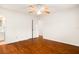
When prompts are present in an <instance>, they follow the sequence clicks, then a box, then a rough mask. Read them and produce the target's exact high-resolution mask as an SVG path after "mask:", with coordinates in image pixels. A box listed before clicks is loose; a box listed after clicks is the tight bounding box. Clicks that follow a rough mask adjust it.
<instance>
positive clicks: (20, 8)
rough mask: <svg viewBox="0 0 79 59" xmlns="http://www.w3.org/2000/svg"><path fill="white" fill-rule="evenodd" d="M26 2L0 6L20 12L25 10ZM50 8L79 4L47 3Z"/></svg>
mask: <svg viewBox="0 0 79 59" xmlns="http://www.w3.org/2000/svg"><path fill="white" fill-rule="evenodd" d="M28 6H29V5H28V4H0V8H4V9H8V10H13V11H20V12H24V13H25V12H27V8H28ZM48 6H49V7H50V9H51V10H52V9H55V10H63V9H69V8H78V7H79V5H77V4H49V5H48Z"/></svg>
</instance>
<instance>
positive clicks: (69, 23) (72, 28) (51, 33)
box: [42, 7, 79, 46]
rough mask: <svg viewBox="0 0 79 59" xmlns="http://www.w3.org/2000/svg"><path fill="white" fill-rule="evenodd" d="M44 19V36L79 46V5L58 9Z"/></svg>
mask: <svg viewBox="0 0 79 59" xmlns="http://www.w3.org/2000/svg"><path fill="white" fill-rule="evenodd" d="M44 20H45V21H44ZM42 21H43V26H44V27H43V29H42V31H43V35H44V38H47V39H50V40H55V41H59V42H64V43H68V44H72V45H77V46H79V7H75V8H72V9H64V10H62V9H61V10H60V11H59V10H56V12H55V13H54V14H52V15H50V16H47V17H45V18H43V20H42Z"/></svg>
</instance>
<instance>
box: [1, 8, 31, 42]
mask: <svg viewBox="0 0 79 59" xmlns="http://www.w3.org/2000/svg"><path fill="white" fill-rule="evenodd" d="M0 16H4V17H5V18H6V21H5V25H6V26H5V34H6V36H5V42H6V43H11V42H16V41H20V40H24V39H28V38H31V18H30V17H29V16H28V15H27V14H24V13H20V12H16V11H10V10H8V9H2V8H0Z"/></svg>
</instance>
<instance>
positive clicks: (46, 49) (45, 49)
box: [0, 38, 79, 54]
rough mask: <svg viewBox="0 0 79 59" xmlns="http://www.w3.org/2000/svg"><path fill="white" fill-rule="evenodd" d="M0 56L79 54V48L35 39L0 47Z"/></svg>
mask: <svg viewBox="0 0 79 59" xmlns="http://www.w3.org/2000/svg"><path fill="white" fill-rule="evenodd" d="M0 54H79V47H77V46H72V45H69V44H64V43H60V42H56V41H50V40H46V39H43V40H42V39H41V38H36V39H34V40H32V39H29V40H24V41H20V42H15V43H11V44H7V45H0Z"/></svg>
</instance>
